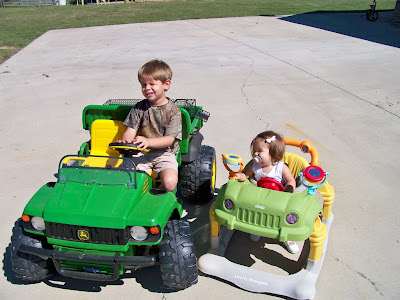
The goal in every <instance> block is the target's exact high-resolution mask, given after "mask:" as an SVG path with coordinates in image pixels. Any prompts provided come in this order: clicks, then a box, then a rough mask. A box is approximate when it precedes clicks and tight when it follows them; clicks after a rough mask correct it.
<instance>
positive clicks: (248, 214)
mask: <svg viewBox="0 0 400 300" xmlns="http://www.w3.org/2000/svg"><path fill="white" fill-rule="evenodd" d="M236 218H237V219H238V220H239V221H241V222H243V223H248V224H252V225H257V226H261V227H266V228H273V229H279V228H280V226H279V224H280V220H281V218H280V216H274V215H268V214H264V213H262V212H258V211H252V210H249V209H246V208H242V207H239V209H238V213H237V216H236Z"/></svg>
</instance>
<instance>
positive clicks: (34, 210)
mask: <svg viewBox="0 0 400 300" xmlns="http://www.w3.org/2000/svg"><path fill="white" fill-rule="evenodd" d="M53 190H54V188H53V187H52V186H50V185H48V184H45V185H43V186H42V187H41V188H40V189H39V190H38V191H37V192H36V193H35V195H33V197H32V198H31V200H30V201H29V202H28V204H27V205H26V206H25V208H24V214H25V215H29V216H37V217H43V212H44V209H45V207H46V204H47V202H48V201H49V200H50V198H51V196H52V193H53Z"/></svg>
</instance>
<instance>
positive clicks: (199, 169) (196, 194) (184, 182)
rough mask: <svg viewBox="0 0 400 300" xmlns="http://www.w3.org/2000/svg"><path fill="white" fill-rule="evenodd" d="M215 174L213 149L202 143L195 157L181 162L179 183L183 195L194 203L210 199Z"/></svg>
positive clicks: (212, 193)
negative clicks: (188, 161)
mask: <svg viewBox="0 0 400 300" xmlns="http://www.w3.org/2000/svg"><path fill="white" fill-rule="evenodd" d="M215 176H216V164H215V149H214V148H213V147H210V146H205V145H203V146H201V150H200V155H199V157H198V158H197V159H195V160H194V161H192V162H190V163H182V165H181V167H180V170H179V183H180V186H181V192H182V195H183V197H184V198H185V199H188V200H190V201H193V202H195V203H200V202H207V201H209V200H211V199H212V198H213V197H214V188H215Z"/></svg>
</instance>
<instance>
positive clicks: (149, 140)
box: [119, 60, 182, 191]
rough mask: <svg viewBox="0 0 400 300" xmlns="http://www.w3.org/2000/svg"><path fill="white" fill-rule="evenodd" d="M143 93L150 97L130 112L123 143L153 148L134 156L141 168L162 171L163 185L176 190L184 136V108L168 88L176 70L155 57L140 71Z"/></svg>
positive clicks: (160, 175)
mask: <svg viewBox="0 0 400 300" xmlns="http://www.w3.org/2000/svg"><path fill="white" fill-rule="evenodd" d="M138 79H139V82H140V84H141V85H142V93H143V96H144V97H145V98H146V99H144V100H142V101H140V102H138V103H137V104H136V105H135V106H134V107H133V108H132V109H131V111H130V112H129V114H128V116H127V117H126V119H125V121H124V124H125V125H126V126H127V129H126V131H125V133H124V134H123V136H122V140H120V141H119V142H122V143H134V144H138V147H139V148H143V149H146V148H150V149H151V151H150V152H148V153H146V154H143V153H139V154H138V155H135V156H134V157H133V160H134V162H135V163H136V167H137V169H138V170H141V171H145V172H146V173H148V174H149V173H150V172H151V170H153V171H154V172H155V173H156V174H155V175H156V177H157V174H158V175H159V177H160V179H161V184H160V186H159V189H161V190H167V191H174V189H175V187H176V185H177V183H178V163H177V161H176V158H175V154H176V153H177V152H178V151H179V144H178V141H180V140H181V139H182V120H181V111H180V109H179V108H178V107H177V106H176V105H175V103H173V102H172V101H171V100H170V99H169V98H168V97H166V96H165V92H166V91H168V89H169V87H170V85H171V79H172V71H171V69H170V67H169V66H168V65H167V64H166V63H165V62H163V61H161V60H151V61H149V62H147V63H146V64H144V65H143V66H142V67H141V68H140V69H139V72H138Z"/></svg>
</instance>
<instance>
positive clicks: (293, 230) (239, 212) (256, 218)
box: [214, 180, 322, 241]
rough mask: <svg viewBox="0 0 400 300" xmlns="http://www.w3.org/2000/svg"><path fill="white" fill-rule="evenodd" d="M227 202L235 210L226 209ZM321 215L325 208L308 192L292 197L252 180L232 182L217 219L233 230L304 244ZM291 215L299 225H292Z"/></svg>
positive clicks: (220, 195) (222, 197)
mask: <svg viewBox="0 0 400 300" xmlns="http://www.w3.org/2000/svg"><path fill="white" fill-rule="evenodd" d="M225 199H230V200H231V201H232V202H233V204H234V205H233V208H232V209H231V210H229V209H227V208H226V207H225V205H224V201H225ZM320 213H322V206H321V204H320V203H319V202H318V200H317V198H316V196H315V195H308V194H307V191H304V192H301V193H294V194H292V193H285V192H278V191H274V190H269V189H264V188H259V187H256V186H254V185H253V184H251V183H250V182H249V181H248V180H246V181H245V182H243V183H241V182H238V181H236V180H229V182H228V183H226V184H224V185H223V186H222V187H221V189H220V191H219V193H218V197H217V200H216V202H215V215H214V217H215V220H216V221H217V222H218V223H220V224H222V225H223V226H226V227H227V228H228V229H231V230H233V229H236V230H240V231H244V232H247V233H250V234H255V235H260V236H264V237H269V238H274V239H279V240H280V241H287V240H291V241H303V240H306V239H307V238H308V237H309V236H310V235H311V233H312V231H313V228H314V221H315V219H316V218H317V217H318V215H319V214H320ZM288 214H295V215H296V216H297V222H296V223H294V224H289V223H288V222H287V221H286V216H287V215H288Z"/></svg>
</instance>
